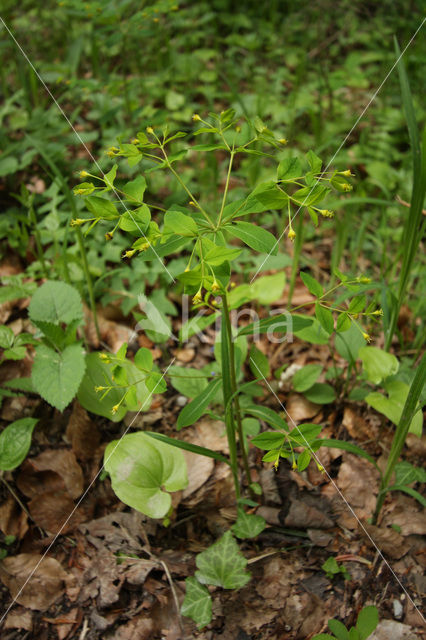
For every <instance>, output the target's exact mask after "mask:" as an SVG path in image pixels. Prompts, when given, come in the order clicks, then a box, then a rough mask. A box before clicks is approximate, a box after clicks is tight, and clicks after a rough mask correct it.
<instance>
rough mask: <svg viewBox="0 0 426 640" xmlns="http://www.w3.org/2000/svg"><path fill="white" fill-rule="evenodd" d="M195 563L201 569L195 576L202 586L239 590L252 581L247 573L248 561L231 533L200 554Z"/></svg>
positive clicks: (228, 532)
mask: <svg viewBox="0 0 426 640" xmlns="http://www.w3.org/2000/svg"><path fill="white" fill-rule="evenodd" d="M195 562H196V564H197V567H198V569H199V570H198V571H196V572H195V576H196V578H197V580H198V581H199V582H201V583H202V584H213V585H215V586H217V587H223V588H224V589H239V588H240V587H244V585H245V584H247V582H248V581H249V580H250V574H249V573H248V572H247V571H246V565H247V560H246V559H245V557H244V556H243V554H242V553H241V551H240V549H239V547H238V544H237V542H236V540H235V538H234V537H233V536H232V533H231V532H230V531H227V532H226V533H224V534H223V536H222V537H221V538H220V539H219V540H218V541H217V542H215V543H214V544H212V545H211V547H209V548H208V549H206V551H203V552H202V553H199V554H198V556H197V558H196V560H195Z"/></svg>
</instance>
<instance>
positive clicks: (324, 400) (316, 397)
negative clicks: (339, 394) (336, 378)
mask: <svg viewBox="0 0 426 640" xmlns="http://www.w3.org/2000/svg"><path fill="white" fill-rule="evenodd" d="M304 395H305V397H306V398H307V399H308V400H309V401H310V402H314V403H316V404H330V402H334V400H335V399H336V392H335V391H334V389H333V387H332V386H330V385H329V384H326V383H322V382H316V383H315V384H314V385H312V387H310V388H309V389H308V390H307V391H305V394H304Z"/></svg>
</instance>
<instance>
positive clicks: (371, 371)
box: [358, 347, 399, 384]
mask: <svg viewBox="0 0 426 640" xmlns="http://www.w3.org/2000/svg"><path fill="white" fill-rule="evenodd" d="M358 358H360V359H361V360H362V364H363V368H364V370H365V372H366V374H367V379H368V380H369V381H370V382H372V383H373V384H379V383H380V382H381V381H382V380H384V379H385V378H388V377H389V376H393V375H395V373H396V372H397V371H398V369H399V362H398V360H397V358H395V356H394V355H393V354H392V353H387V352H386V351H383V349H379V348H378V347H362V349H359V351H358Z"/></svg>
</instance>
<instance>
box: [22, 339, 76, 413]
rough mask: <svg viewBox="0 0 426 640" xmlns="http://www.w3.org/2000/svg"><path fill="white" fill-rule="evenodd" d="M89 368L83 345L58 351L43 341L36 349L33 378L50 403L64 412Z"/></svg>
mask: <svg viewBox="0 0 426 640" xmlns="http://www.w3.org/2000/svg"><path fill="white" fill-rule="evenodd" d="M85 368H86V364H85V356H84V352H83V349H82V347H81V345H80V344H72V345H70V346H68V347H66V348H65V349H64V350H63V351H62V353H58V352H57V351H54V350H53V349H50V347H47V346H46V345H44V344H42V345H40V346H39V347H37V349H36V355H35V358H34V364H33V369H32V374H31V380H32V383H33V385H34V389H35V390H36V391H37V393H39V394H40V395H41V397H42V398H44V400H46V402H48V403H49V404H51V405H52V406H53V407H55V408H56V409H59V411H63V410H64V409H65V407H66V406H67V405H68V404H69V403H70V402H71V400H72V399H73V398H74V396H75V395H76V393H77V391H78V388H79V386H80V382H81V380H82V378H83V375H84V371H85Z"/></svg>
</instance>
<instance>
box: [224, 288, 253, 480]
mask: <svg viewBox="0 0 426 640" xmlns="http://www.w3.org/2000/svg"><path fill="white" fill-rule="evenodd" d="M222 319H223V320H225V323H226V333H227V334H228V340H229V364H230V382H231V390H232V394H235V395H234V398H233V400H232V402H233V404H234V407H235V417H236V421H237V431H238V438H239V441H240V449H241V455H242V459H243V465H244V470H245V472H246V477H247V482H248V484H249V485H251V483H252V479H251V472H250V466H249V462H248V457H247V451H246V448H245V447H244V432H243V423H242V419H241V407H240V401H239V398H238V393H237V392H238V386H237V377H236V375H235V346H234V341H233V339H232V327H231V318H230V314H229V307H228V299H227V293H225V294H224V296H223V315H222Z"/></svg>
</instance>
